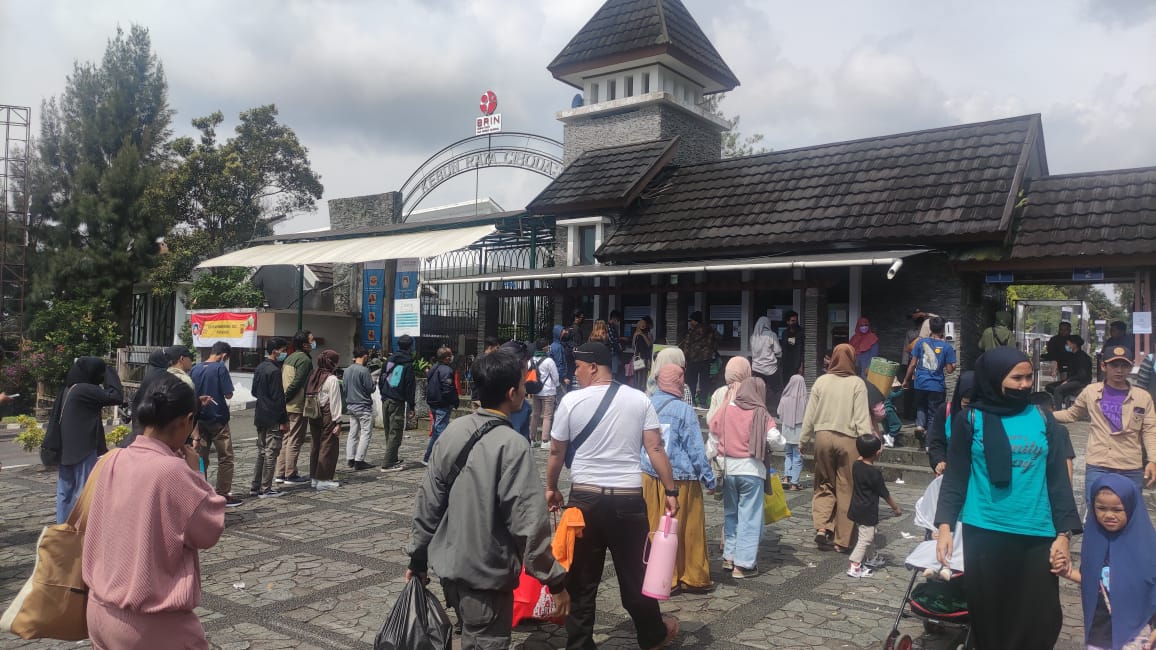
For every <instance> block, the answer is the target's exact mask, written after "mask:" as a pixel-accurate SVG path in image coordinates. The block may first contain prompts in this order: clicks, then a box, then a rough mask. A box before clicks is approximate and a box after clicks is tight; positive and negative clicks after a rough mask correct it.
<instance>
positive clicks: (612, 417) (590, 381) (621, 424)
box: [546, 341, 678, 649]
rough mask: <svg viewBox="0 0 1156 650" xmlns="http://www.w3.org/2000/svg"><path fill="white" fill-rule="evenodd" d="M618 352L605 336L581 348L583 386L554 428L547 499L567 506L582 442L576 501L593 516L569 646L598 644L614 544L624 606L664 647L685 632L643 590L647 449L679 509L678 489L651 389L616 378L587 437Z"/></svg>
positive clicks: (580, 549)
mask: <svg viewBox="0 0 1156 650" xmlns="http://www.w3.org/2000/svg"><path fill="white" fill-rule="evenodd" d="M611 356H612V355H611V352H610V348H609V347H607V346H606V345H605V344H603V343H599V342H597V341H589V342H587V343H584V344H583V345H581V346H579V347H578V348H576V349H575V350H574V361H575V365H576V369H575V375H576V377H577V380H578V384H579V385H580V386H582V390H577V391H572V392H570V393H567V394H566V395H565V396H564V397H562V400H561V401H560V402H559V403H558V406H557V409H556V411H555V412H554V425H553V428H552V429H551V431H550V437H551V439H552V440H551V447H550V460H549V463H548V465H547V470H546V500H547V502H548V503H549V504H550V508H551V509H554V510H556V509H558V508H560V507H562V493H561V492H559V490H558V476H559V475H560V474H561V473H562V465H563V464H564V462H565V458H566V451H567V448H568V447H569V446H570V445H571V444H574V443H575V442H577V444H578V447H577V448H576V449H575V450H574V453H573V460H572V462H571V465H570V480H571V482H572V485H571V488H570V507H576V508H578V509H579V510H581V511H582V516H583V518H584V519H585V528H584V529H583V531H582V536H581V537H579V538H578V539H577V541H575V543H574V555H573V558H574V559H573V563H572V564H571V565H570V570H569V573H567V576H566V590H567V591H569V592H570V594H571V609H570V615H569V616H568V617H567V618H566V635H567V637H568V641H567V647H569V648H593V647H595V645H594V639H593V637H594V618H595V615H596V612H595V599H596V597H597V595H598V585H599V583H600V582H602V567H603V565H604V564H605V563H606V551H607V549H609V550H610V554H611V555H612V556H613V557H614V567H615V571H616V572H617V574H618V587H619V591H620V592H621V594H622V606H623V608H625V609H626V611H627V613H628V614H630V618H631V619H633V621H634V627H635V630H636V631H637V634H638V645H639V647H640V648H644V649H645V648H662V647H665V646H666V645H668V644H669V643H670V642H671V641H672V640H673V639H674V637H675V636H676V635H677V634H678V619H677V618H674V617H673V616H666V617H664V616H662V613H661V612H660V611H659V608H658V601H657V600H655V599H653V598H650V597H648V596H643V595H642V580H643V576H644V575H645V566H644V565H643V564H642V562H641V561H640V560H641V558H642V553H643V548H644V547H645V545H646V538H647V535H648V534H649V533H650V523H649V520H648V518H647V516H646V502H645V501H644V500H643V498H642V465H641V463H642V451H641V450H642V449H645V450H646V455H647V456H648V457H649V458H650V462H651V464H652V465H654V469H655V470H656V471H657V472H658V477H659V480H660V481H662V485H663V487H664V488H665V490H666V509H667V512H669V513H670V514H671V516H674V515H677V514H678V489H677V487H676V486H675V483H674V476H673V474H672V472H671V469H670V459H669V458H667V456H666V450H665V448H664V447H663V444H662V431H661V428H660V426H661V425H660V424H659V421H658V415H657V414H656V413H655V412H654V407H653V406H652V405H651V403H650V399H649V398H648V397H647V396H646V394H645V393H643V392H641V391H638V390H635V389H633V388H630V387H629V386H623V385H616V386H617V392H616V393H615V394H614V398H613V400H612V401H611V402H610V404H609V405H608V406H607V408H606V409H605V413H604V414H603V416H602V417H601V418H600V419H599V420H598V424H597V426H595V427H594V428H593V430H592V431H591V433H590V435H589V437H587V438H585V439H584V440H582V439H580V438H581V433H582V431H583V429H585V428H586V427H587V424H588V423H590V422H591V421H592V419H593V418H594V416H595V415H596V412H597V411H598V410H599V405H600V404H601V403H602V401H603V398H604V397H606V395H607V393H608V391H609V390H611V384H612V383H613V380H612V373H611V369H610V366H611ZM619 560H621V561H619Z"/></svg>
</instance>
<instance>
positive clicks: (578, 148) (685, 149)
mask: <svg viewBox="0 0 1156 650" xmlns="http://www.w3.org/2000/svg"><path fill="white" fill-rule="evenodd" d="M676 135H677V136H681V138H682V140H681V142H679V145H678V150H677V151H676V152H675V156H674V160H673V162H674V164H677V165H690V164H694V163H701V162H709V161H713V160H718V159H719V158H720V157H721V156H722V135H721V133H720V132H719V130H718V127H716V126H714V125H713V124H711V123H709V122H707V121H705V120H702V119H698V118H695V117H694V116H692V115H690V114H689V113H687V112H685V111H682V110H679V109H677V108H674V107H673V106H667V105H663V104H650V105H646V106H641V107H638V108H631V109H627V110H625V111H622V112H619V113H602V114H598V115H591V116H589V117H585V118H582V119H580V120H575V121H572V122H570V123H568V124H566V125H565V128H564V131H563V138H562V142H563V147H564V155H563V163H564V164H570V163H571V162H573V161H574V159H575V158H577V157H578V156H579V155H581V154H582V153H583V152H585V151H589V150H591V149H601V148H604V147H609V146H618V145H624V144H635V143H639V142H651V141H653V140H661V139H664V138H673V137H674V136H676Z"/></svg>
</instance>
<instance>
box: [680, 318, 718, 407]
mask: <svg viewBox="0 0 1156 650" xmlns="http://www.w3.org/2000/svg"><path fill="white" fill-rule="evenodd" d="M689 324H690V329H689V330H687V332H686V338H684V339H683V340H682V343H679V344H678V347H680V348H682V352H683V354H685V355H686V385H687V386H688V387H690V394H691V395H693V396H694V401H695V402H696V403H698V402H701V401H702V400H703V393H709V392H710V391H711V385H710V364H711V361H713V360H714V356H715V354H717V353H718V332H716V331H715V330H714V328H713V327H711V326H710V325H709V324H707V323H704V322H703V319H702V312H701V311H696V312H694V313H692V314H691V315H690V323H689Z"/></svg>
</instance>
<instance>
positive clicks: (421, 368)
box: [413, 357, 433, 377]
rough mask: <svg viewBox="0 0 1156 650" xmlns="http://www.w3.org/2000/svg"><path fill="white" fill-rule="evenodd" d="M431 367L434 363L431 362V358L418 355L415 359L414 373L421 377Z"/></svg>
mask: <svg viewBox="0 0 1156 650" xmlns="http://www.w3.org/2000/svg"><path fill="white" fill-rule="evenodd" d="M430 368H433V363H431V362H430V360H429V359H422V358H421V357H418V358H416V359H414V360H413V371H414V374H416V375H417V376H419V377H424V376H425V375H426V373H428V372H429V371H430Z"/></svg>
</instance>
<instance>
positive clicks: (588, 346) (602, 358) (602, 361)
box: [574, 341, 611, 366]
mask: <svg viewBox="0 0 1156 650" xmlns="http://www.w3.org/2000/svg"><path fill="white" fill-rule="evenodd" d="M610 358H611V357H610V348H609V347H608V346H607V345H606V344H605V343H599V342H598V341H587V342H585V343H583V344H582V345H579V346H578V347H576V348H574V360H575V361H585V362H586V363H593V364H595V365H599V366H609V365H610Z"/></svg>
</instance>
